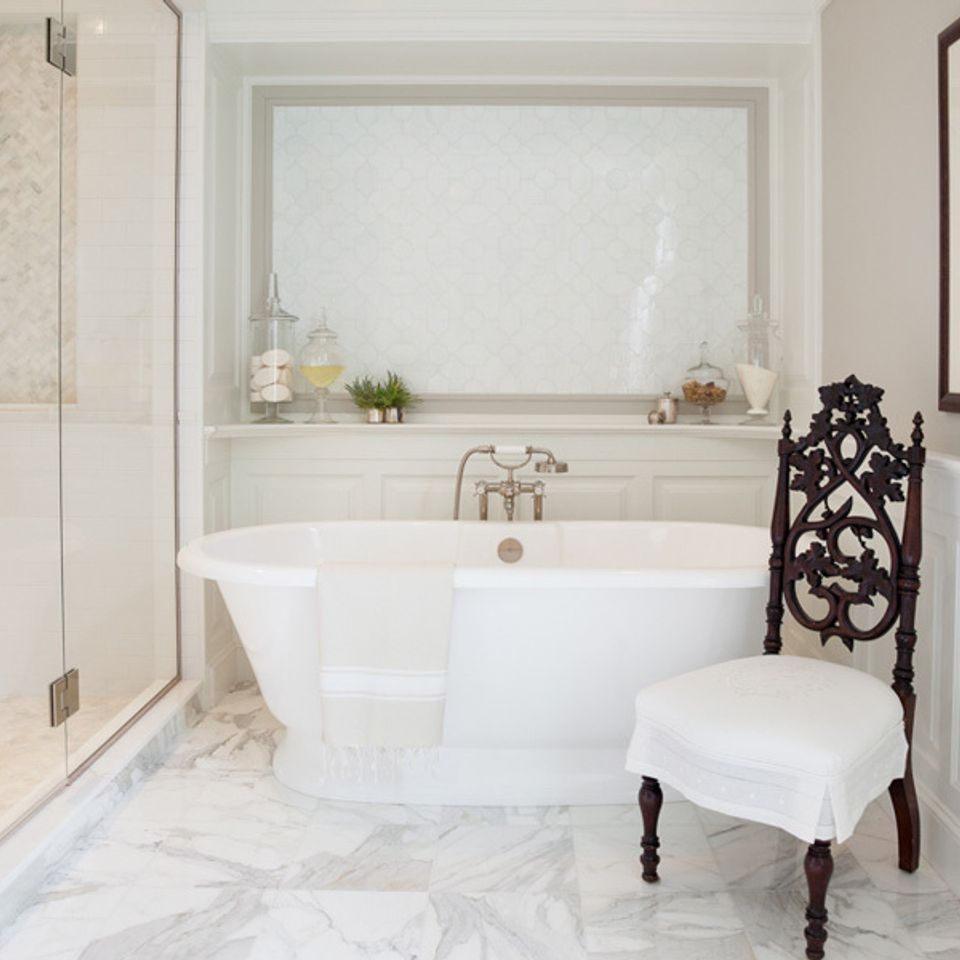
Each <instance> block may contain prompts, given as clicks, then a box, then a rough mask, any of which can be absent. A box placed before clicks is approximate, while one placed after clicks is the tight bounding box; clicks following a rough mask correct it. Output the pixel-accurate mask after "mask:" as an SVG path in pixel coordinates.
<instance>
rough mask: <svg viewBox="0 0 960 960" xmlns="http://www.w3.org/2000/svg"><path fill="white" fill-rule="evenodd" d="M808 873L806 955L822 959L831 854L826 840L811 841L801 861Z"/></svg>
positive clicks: (831, 873) (805, 930) (813, 959)
mask: <svg viewBox="0 0 960 960" xmlns="http://www.w3.org/2000/svg"><path fill="white" fill-rule="evenodd" d="M803 869H804V872H805V873H806V875H807V889H808V890H809V891H810V901H809V903H808V904H807V925H806V927H805V928H804V931H803V932H804V935H805V936H806V938H807V957H809V960H821V957H823V945H824V944H825V943H826V942H827V930H826V924H827V907H826V901H827V887H828V886H829V884H830V877H831V876H832V875H833V855H832V854H831V853H830V841H829V840H814V842H813V843H811V844H810V846H809V848H808V849H807V855H806V857H805V858H804V861H803Z"/></svg>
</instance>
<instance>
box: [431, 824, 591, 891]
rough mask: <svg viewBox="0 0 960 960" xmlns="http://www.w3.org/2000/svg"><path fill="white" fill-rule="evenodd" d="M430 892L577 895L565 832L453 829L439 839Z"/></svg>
mask: <svg viewBox="0 0 960 960" xmlns="http://www.w3.org/2000/svg"><path fill="white" fill-rule="evenodd" d="M430 889H431V891H448V892H458V893H492V892H506V891H509V892H513V893H536V892H540V891H560V892H563V891H574V890H576V870H575V866H574V853H573V838H572V832H571V830H570V828H569V827H538V826H529V827H526V826H455V827H451V828H449V829H448V830H447V831H446V832H445V833H444V834H443V836H441V838H440V842H439V845H438V848H437V856H436V860H435V862H434V865H433V872H432V874H431V877H430Z"/></svg>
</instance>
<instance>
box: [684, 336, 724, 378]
mask: <svg viewBox="0 0 960 960" xmlns="http://www.w3.org/2000/svg"><path fill="white" fill-rule="evenodd" d="M686 379H687V380H696V381H697V382H698V383H721V382H722V383H724V384H725V383H726V378H725V377H724V375H723V371H722V370H721V369H720V368H719V367H718V366H715V365H714V364H712V363H710V362H709V361H708V360H707V341H706V340H702V341H701V342H700V362H699V363H698V364H697V365H696V366H695V367H688V368H687V374H686Z"/></svg>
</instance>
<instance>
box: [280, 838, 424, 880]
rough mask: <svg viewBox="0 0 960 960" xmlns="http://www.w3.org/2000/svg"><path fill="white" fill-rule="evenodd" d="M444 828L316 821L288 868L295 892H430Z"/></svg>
mask: <svg viewBox="0 0 960 960" xmlns="http://www.w3.org/2000/svg"><path fill="white" fill-rule="evenodd" d="M439 837H440V830H439V828H437V827H431V826H425V827H424V826H404V825H398V824H380V825H374V826H371V825H370V824H354V825H347V824H338V825H334V826H330V825H325V824H318V823H315V822H314V823H311V824H310V825H309V826H308V827H307V829H306V830H305V831H304V832H303V833H302V835H301V836H300V838H299V840H298V842H297V847H296V850H295V851H293V852H292V853H291V855H290V859H289V862H288V864H287V867H286V869H285V870H284V871H283V877H282V881H281V885H282V886H283V887H284V888H288V889H295V890H381V891H383V890H408V891H426V890H427V888H428V886H429V884H430V872H431V869H432V867H433V863H434V858H435V856H436V854H437V846H438V840H439Z"/></svg>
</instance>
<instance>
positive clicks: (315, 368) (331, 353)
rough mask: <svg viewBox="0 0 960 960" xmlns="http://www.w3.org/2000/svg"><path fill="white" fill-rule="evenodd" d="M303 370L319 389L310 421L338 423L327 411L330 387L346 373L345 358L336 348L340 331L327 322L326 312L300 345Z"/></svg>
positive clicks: (322, 313) (305, 376)
mask: <svg viewBox="0 0 960 960" xmlns="http://www.w3.org/2000/svg"><path fill="white" fill-rule="evenodd" d="M298 369H299V371H300V374H301V375H302V376H303V377H304V378H305V379H306V380H308V381H309V382H310V383H311V384H312V385H313V388H314V391H315V392H316V399H317V406H316V409H315V410H314V412H313V415H312V416H311V417H309V418H308V419H307V420H306V422H307V423H336V421H335V420H334V419H333V417H331V416H330V414H329V412H328V411H327V396H328V395H329V393H330V387H331V386H332V385H333V384H334V383H335V382H336V381H337V379H338V378H339V377H340V375H341V374H342V373H343V362H342V361H341V359H340V355H339V353H338V351H337V335H336V333H334V332H333V330H331V329H330V328H329V327H328V326H327V312H326V310H321V311H320V317H319V322H318V324H317V326H316V328H315V329H314V330H312V331H311V333H310V334H309V336H308V337H307V341H306V343H304V345H303V347H301V349H300V356H299V359H298Z"/></svg>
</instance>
